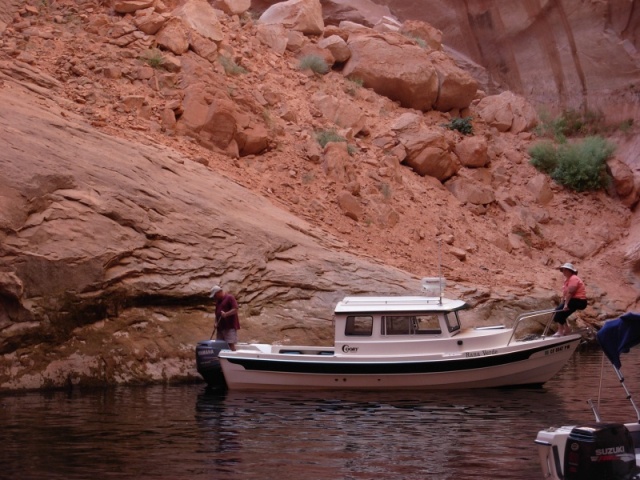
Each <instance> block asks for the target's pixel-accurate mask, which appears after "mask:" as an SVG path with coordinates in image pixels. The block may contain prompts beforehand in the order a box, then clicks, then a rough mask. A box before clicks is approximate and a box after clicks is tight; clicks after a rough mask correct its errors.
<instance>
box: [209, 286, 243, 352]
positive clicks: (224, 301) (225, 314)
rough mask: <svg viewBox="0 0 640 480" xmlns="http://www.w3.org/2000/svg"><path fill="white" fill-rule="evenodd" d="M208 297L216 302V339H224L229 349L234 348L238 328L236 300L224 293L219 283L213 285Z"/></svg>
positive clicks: (236, 341)
mask: <svg viewBox="0 0 640 480" xmlns="http://www.w3.org/2000/svg"><path fill="white" fill-rule="evenodd" d="M209 298H213V300H214V301H215V302H216V326H215V329H216V340H224V341H226V342H227V343H228V344H229V349H231V350H235V349H236V343H238V330H239V329H240V319H239V318H238V302H237V301H236V299H235V297H234V296H233V295H231V294H229V293H225V292H224V290H222V287H221V286H220V285H214V286H213V288H212V289H211V294H210V295H209Z"/></svg>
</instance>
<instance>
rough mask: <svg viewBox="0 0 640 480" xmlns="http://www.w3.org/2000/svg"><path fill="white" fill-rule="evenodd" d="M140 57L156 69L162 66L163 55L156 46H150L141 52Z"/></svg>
mask: <svg viewBox="0 0 640 480" xmlns="http://www.w3.org/2000/svg"><path fill="white" fill-rule="evenodd" d="M140 59H141V60H142V61H143V62H145V63H146V64H147V65H149V66H150V67H152V68H156V69H158V68H160V67H162V62H163V61H164V56H163V55H162V52H161V51H160V50H158V49H157V48H150V49H149V50H146V51H144V52H142V54H141V55H140Z"/></svg>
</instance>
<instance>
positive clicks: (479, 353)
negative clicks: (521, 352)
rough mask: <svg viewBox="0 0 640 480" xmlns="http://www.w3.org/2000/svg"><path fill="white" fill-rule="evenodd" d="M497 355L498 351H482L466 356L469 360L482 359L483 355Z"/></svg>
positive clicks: (467, 353)
mask: <svg viewBox="0 0 640 480" xmlns="http://www.w3.org/2000/svg"><path fill="white" fill-rule="evenodd" d="M497 353H498V350H496V349H492V350H482V351H480V352H466V353H465V354H464V355H465V357H467V358H471V357H481V356H483V355H496V354H497Z"/></svg>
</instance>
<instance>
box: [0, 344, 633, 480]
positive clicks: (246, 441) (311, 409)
mask: <svg viewBox="0 0 640 480" xmlns="http://www.w3.org/2000/svg"><path fill="white" fill-rule="evenodd" d="M600 358H601V357H600V354H599V352H585V353H582V354H580V355H577V356H576V357H574V359H573V360H572V361H571V362H570V363H569V364H568V365H567V366H566V368H565V369H564V370H563V371H562V372H561V373H560V375H558V376H557V377H556V378H554V379H553V380H552V381H550V382H548V383H547V384H546V385H545V387H544V388H539V389H494V390H472V391H450V392H312V393H291V392H286V393H282V392H258V393H240V392H227V393H215V392H208V391H206V389H205V388H204V387H203V386H202V385H189V386H180V387H141V388H115V389H108V390H92V391H73V392H49V393H28V394H22V395H4V396H0V443H1V444H2V445H3V448H2V449H1V450H0V465H2V470H1V471H0V477H2V478H21V479H30V478H42V477H47V478H53V479H55V478H78V479H80V478H81V479H87V478H112V477H114V478H115V477H117V478H136V479H143V478H154V479H155V478H157V479H181V478H185V479H186V478H189V479H205V478H207V479H209V478H225V479H229V480H234V479H245V480H246V479H249V480H253V479H261V480H262V479H271V478H273V479H276V478H277V479H283V480H288V479H296V480H298V479H300V478H303V479H304V478H309V479H314V480H324V479H327V480H329V479H331V480H335V479H371V478H378V477H381V476H384V477H393V478H402V479H408V480H413V479H425V478H428V479H453V478H456V479H458V478H465V479H474V478H477V479H487V478H493V479H532V478H540V469H539V467H538V460H537V452H536V450H535V446H534V444H533V440H534V438H535V435H536V433H537V431H538V430H540V429H542V428H546V427H548V426H551V425H561V424H571V423H582V422H589V421H592V420H593V415H592V414H591V412H590V411H589V409H588V407H587V405H586V399H587V398H594V400H595V399H596V398H597V391H598V386H599V381H600V378H599V374H600ZM625 360H626V361H625ZM639 363H640V362H638V359H637V358H635V357H633V356H632V357H631V358H626V359H624V360H623V365H624V366H623V371H624V370H625V369H626V370H628V371H629V372H633V370H634V368H637V365H638V364H639ZM605 373H606V376H605V378H604V381H603V388H602V399H603V402H602V405H601V412H602V414H603V418H604V419H605V420H608V421H630V420H633V419H634V418H635V414H634V412H633V410H632V409H631V408H630V406H629V403H628V401H627V400H626V399H625V398H624V394H623V391H622V389H621V387H620V386H619V384H618V381H617V378H615V375H613V373H612V370H611V368H610V366H609V367H608V370H607V369H605ZM628 377H630V378H628V379H627V383H628V385H629V387H630V388H631V390H632V392H638V395H640V386H638V385H637V383H638V379H636V378H634V376H633V375H631V374H629V375H628Z"/></svg>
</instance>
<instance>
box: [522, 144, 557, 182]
mask: <svg viewBox="0 0 640 480" xmlns="http://www.w3.org/2000/svg"><path fill="white" fill-rule="evenodd" d="M557 150H558V149H557V148H556V146H555V145H554V144H553V143H551V142H549V141H546V142H539V143H536V144H535V145H533V146H532V147H531V148H530V149H529V155H530V156H531V160H530V163H531V165H533V166H534V167H536V169H537V170H539V171H541V172H544V173H546V174H548V175H551V173H553V171H554V170H555V169H556V167H557V166H558V151H557Z"/></svg>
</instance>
